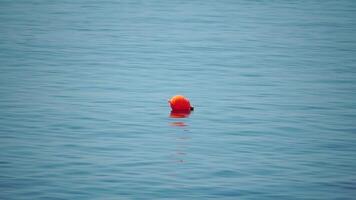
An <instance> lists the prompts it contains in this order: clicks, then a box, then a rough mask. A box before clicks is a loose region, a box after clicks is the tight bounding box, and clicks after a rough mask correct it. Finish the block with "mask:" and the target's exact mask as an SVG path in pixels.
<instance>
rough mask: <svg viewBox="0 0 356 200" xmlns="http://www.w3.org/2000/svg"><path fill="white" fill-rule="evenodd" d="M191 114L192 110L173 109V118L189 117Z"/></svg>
mask: <svg viewBox="0 0 356 200" xmlns="http://www.w3.org/2000/svg"><path fill="white" fill-rule="evenodd" d="M189 115H190V111H171V114H170V117H171V118H187V117H189Z"/></svg>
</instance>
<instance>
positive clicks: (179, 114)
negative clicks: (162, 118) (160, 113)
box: [169, 111, 190, 127]
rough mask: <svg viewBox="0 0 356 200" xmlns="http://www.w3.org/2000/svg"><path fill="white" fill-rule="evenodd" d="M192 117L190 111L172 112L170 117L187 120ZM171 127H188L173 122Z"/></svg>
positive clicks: (181, 123) (182, 123)
mask: <svg viewBox="0 0 356 200" xmlns="http://www.w3.org/2000/svg"><path fill="white" fill-rule="evenodd" d="M189 115H190V111H178V112H177V111H171V114H170V115H169V117H171V118H187V117H189ZM171 126H180V127H182V126H187V125H186V124H185V123H184V122H172V123H171Z"/></svg>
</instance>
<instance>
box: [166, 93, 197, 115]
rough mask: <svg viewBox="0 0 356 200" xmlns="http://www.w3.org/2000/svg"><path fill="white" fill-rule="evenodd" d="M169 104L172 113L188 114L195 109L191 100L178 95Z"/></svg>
mask: <svg viewBox="0 0 356 200" xmlns="http://www.w3.org/2000/svg"><path fill="white" fill-rule="evenodd" d="M168 102H169V104H170V106H171V108H172V111H174V112H176V111H178V112H186V111H191V110H194V108H193V107H192V106H191V105H190V102H189V99H187V98H185V97H184V96H182V95H176V96H174V97H172V98H171V99H170V100H169V101H168Z"/></svg>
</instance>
